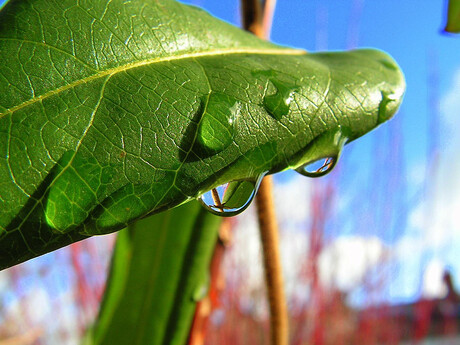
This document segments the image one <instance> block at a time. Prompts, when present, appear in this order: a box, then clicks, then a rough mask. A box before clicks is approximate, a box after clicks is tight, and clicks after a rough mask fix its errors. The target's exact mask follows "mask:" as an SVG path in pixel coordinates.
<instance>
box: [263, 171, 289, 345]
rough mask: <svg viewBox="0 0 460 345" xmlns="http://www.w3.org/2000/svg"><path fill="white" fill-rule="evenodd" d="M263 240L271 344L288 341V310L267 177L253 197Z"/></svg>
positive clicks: (271, 182) (271, 181)
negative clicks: (254, 197)
mask: <svg viewBox="0 0 460 345" xmlns="http://www.w3.org/2000/svg"><path fill="white" fill-rule="evenodd" d="M256 202H257V215H258V218H259V227H260V237H261V241H262V249H263V260H264V267H265V280H266V283H267V293H268V301H269V305H270V325H271V328H270V333H271V339H272V344H273V345H287V344H288V342H289V326H288V311H287V305H286V297H285V295H284V286H283V285H284V284H283V274H282V267H281V259H280V257H281V255H280V249H279V236H278V226H277V223H276V215H275V207H274V202H273V180H272V177H271V176H266V177H265V178H264V180H263V181H262V184H261V185H260V188H259V191H258V193H257V196H256Z"/></svg>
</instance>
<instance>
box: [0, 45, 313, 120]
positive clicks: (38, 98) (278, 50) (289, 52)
mask: <svg viewBox="0 0 460 345" xmlns="http://www.w3.org/2000/svg"><path fill="white" fill-rule="evenodd" d="M238 54H254V55H304V54H306V52H305V51H304V50H300V49H288V48H273V49H260V48H256V49H248V48H243V49H235V48H233V49H218V50H208V51H200V52H194V53H186V54H181V55H172V56H166V57H155V58H150V59H145V60H141V61H136V62H131V63H128V64H124V65H122V66H117V67H114V68H110V69H107V70H104V71H100V72H98V73H96V74H93V75H90V76H88V77H86V78H83V79H78V80H75V81H73V82H72V83H69V84H67V85H63V86H61V87H59V88H57V89H54V90H50V91H48V92H45V93H44V94H42V95H39V96H36V97H33V98H31V99H29V100H28V101H25V102H23V103H21V104H18V105H16V106H14V107H12V108H10V109H8V110H6V111H5V112H3V113H0V119H1V118H2V117H4V116H6V115H8V114H11V113H14V112H16V111H18V110H21V109H22V108H25V107H27V106H29V105H31V104H34V103H36V102H39V101H42V100H44V99H46V98H48V97H51V96H53V95H57V94H59V93H61V92H65V91H67V90H69V89H72V88H74V87H77V86H79V85H82V84H86V83H89V82H91V81H93V80H96V79H100V78H104V77H106V76H112V75H115V74H117V73H120V72H125V71H128V70H131V69H134V68H137V67H141V66H146V65H152V64H155V63H161V62H168V61H177V60H186V59H195V58H200V57H206V56H218V55H238Z"/></svg>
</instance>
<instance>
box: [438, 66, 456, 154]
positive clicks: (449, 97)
mask: <svg viewBox="0 0 460 345" xmlns="http://www.w3.org/2000/svg"><path fill="white" fill-rule="evenodd" d="M440 111H441V121H442V124H441V125H442V127H441V128H442V131H443V134H444V135H442V136H441V137H442V138H443V139H447V140H445V141H446V143H445V144H450V145H454V146H456V147H457V148H458V147H459V135H458V129H459V128H460V68H459V69H458V70H457V71H456V72H455V74H454V77H453V82H452V86H451V88H450V90H449V92H447V93H446V94H445V96H444V97H443V98H442V99H441V104H440Z"/></svg>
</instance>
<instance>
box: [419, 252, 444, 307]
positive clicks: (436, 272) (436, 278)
mask: <svg viewBox="0 0 460 345" xmlns="http://www.w3.org/2000/svg"><path fill="white" fill-rule="evenodd" d="M444 272H445V265H444V263H443V262H442V261H441V260H439V259H432V260H431V261H430V262H429V263H428V265H427V266H426V268H425V272H424V274H423V286H422V295H423V296H424V297H426V298H442V297H445V296H446V294H447V287H446V285H445V284H444V281H443V275H444Z"/></svg>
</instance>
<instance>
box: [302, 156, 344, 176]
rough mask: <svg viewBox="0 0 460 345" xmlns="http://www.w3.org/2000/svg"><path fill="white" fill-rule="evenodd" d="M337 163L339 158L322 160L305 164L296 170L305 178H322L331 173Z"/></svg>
mask: <svg viewBox="0 0 460 345" xmlns="http://www.w3.org/2000/svg"><path fill="white" fill-rule="evenodd" d="M337 161H338V159H337V157H326V158H321V159H318V160H316V161H314V162H311V163H307V164H304V165H302V166H300V167H299V168H297V169H295V170H296V171H297V172H298V173H300V174H302V175H304V176H308V177H320V176H324V175H326V174H328V173H329V172H331V171H332V169H334V166H335V165H336V163H337Z"/></svg>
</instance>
